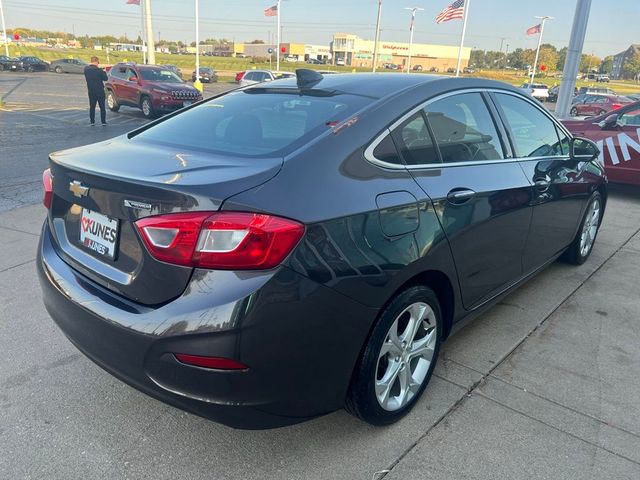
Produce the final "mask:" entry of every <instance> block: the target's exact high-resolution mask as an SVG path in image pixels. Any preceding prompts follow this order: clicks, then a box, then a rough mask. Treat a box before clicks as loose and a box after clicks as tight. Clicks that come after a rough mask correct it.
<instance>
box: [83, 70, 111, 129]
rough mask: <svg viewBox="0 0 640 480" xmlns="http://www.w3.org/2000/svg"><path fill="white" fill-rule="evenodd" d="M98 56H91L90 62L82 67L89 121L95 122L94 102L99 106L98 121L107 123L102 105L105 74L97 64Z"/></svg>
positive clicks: (105, 112) (92, 124) (92, 123)
mask: <svg viewBox="0 0 640 480" xmlns="http://www.w3.org/2000/svg"><path fill="white" fill-rule="evenodd" d="M98 63H99V61H98V57H91V64H89V65H87V66H86V67H84V78H85V80H86V81H87V90H88V92H89V121H90V122H91V126H94V125H95V124H96V103H97V104H98V105H99V106H100V121H101V122H102V125H106V124H107V111H106V109H105V106H104V83H103V82H104V81H105V80H107V74H106V73H105V72H104V70H102V69H101V68H100V67H99V66H98Z"/></svg>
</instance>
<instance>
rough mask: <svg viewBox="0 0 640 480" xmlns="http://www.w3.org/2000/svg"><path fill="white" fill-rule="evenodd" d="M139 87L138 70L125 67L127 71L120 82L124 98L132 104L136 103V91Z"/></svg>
mask: <svg viewBox="0 0 640 480" xmlns="http://www.w3.org/2000/svg"><path fill="white" fill-rule="evenodd" d="M139 90H140V88H139V85H138V72H136V71H135V70H134V69H133V68H131V67H127V72H126V74H125V77H124V82H123V84H122V92H123V93H122V95H123V97H124V99H125V100H126V101H127V102H128V103H129V104H132V105H137V104H138V92H139Z"/></svg>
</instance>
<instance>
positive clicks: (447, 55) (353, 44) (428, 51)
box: [331, 33, 471, 71]
mask: <svg viewBox="0 0 640 480" xmlns="http://www.w3.org/2000/svg"><path fill="white" fill-rule="evenodd" d="M374 43H375V42H374V41H373V40H365V39H363V38H360V37H358V36H357V35H353V34H350V33H336V34H334V36H333V41H332V42H331V53H332V54H333V59H334V63H339V64H342V63H343V62H344V65H347V66H352V67H371V66H372V64H373V50H374ZM470 55H471V48H469V47H464V48H463V49H462V60H461V64H460V68H464V67H466V66H468V64H469V56H470ZM408 56H409V44H408V43H401V42H387V41H384V40H380V42H379V44H378V66H381V65H382V64H384V63H393V64H394V65H399V66H406V64H407V63H406V62H407V60H408ZM457 62H458V47H457V46H450V45H431V44H424V43H414V44H412V45H411V66H412V67H414V66H416V65H420V66H421V67H422V69H423V70H431V69H437V70H438V71H446V70H447V69H449V68H455V67H456V64H457Z"/></svg>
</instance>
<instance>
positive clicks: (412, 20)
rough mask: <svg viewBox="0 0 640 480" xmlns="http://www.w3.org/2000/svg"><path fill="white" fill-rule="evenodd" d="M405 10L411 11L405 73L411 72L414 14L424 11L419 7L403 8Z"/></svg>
mask: <svg viewBox="0 0 640 480" xmlns="http://www.w3.org/2000/svg"><path fill="white" fill-rule="evenodd" d="M404 9H405V10H411V25H409V32H410V33H409V53H408V54H407V73H409V72H411V46H412V45H413V27H414V24H415V22H416V12H417V11H418V10H424V8H420V7H404Z"/></svg>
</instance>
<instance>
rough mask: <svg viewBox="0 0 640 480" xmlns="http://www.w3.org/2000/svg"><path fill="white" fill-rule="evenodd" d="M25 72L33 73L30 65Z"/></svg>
mask: <svg viewBox="0 0 640 480" xmlns="http://www.w3.org/2000/svg"><path fill="white" fill-rule="evenodd" d="M26 70H27V72H29V73H33V67H32V66H31V65H29V66H28V67H27V69H26Z"/></svg>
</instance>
